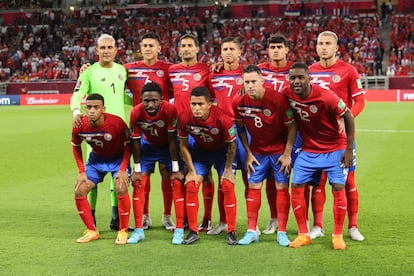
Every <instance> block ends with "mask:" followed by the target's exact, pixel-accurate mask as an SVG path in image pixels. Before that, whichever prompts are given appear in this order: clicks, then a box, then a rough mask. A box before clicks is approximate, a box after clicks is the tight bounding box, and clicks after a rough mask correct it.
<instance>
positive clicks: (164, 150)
mask: <svg viewBox="0 0 414 276" xmlns="http://www.w3.org/2000/svg"><path fill="white" fill-rule="evenodd" d="M140 161H141V171H142V172H143V173H144V172H145V173H153V172H154V168H155V163H157V161H158V162H159V163H160V164H164V165H166V166H167V170H168V171H169V172H171V157H170V150H169V148H168V146H166V147H159V146H154V145H151V144H150V143H148V141H147V140H145V139H141V160H140Z"/></svg>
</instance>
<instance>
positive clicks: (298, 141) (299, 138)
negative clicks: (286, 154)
mask: <svg viewBox="0 0 414 276" xmlns="http://www.w3.org/2000/svg"><path fill="white" fill-rule="evenodd" d="M301 151H302V136H300V133H299V132H298V133H297V134H296V140H295V143H294V144H293V148H292V154H291V155H290V156H291V158H292V165H293V164H295V161H296V158H298V155H299V152H301Z"/></svg>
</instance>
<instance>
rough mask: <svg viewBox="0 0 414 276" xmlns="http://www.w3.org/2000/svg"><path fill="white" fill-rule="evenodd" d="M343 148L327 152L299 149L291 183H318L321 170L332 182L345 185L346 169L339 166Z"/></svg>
mask: <svg viewBox="0 0 414 276" xmlns="http://www.w3.org/2000/svg"><path fill="white" fill-rule="evenodd" d="M343 153H344V150H337V151H334V152H328V153H310V152H305V151H301V152H300V153H299V155H298V158H297V159H296V161H295V164H294V165H293V177H292V183H293V184H305V183H306V184H311V185H318V184H319V180H320V176H321V173H322V171H325V172H326V173H327V175H328V179H329V182H330V183H331V184H332V183H333V184H342V185H345V181H346V177H347V175H348V169H345V168H343V167H342V166H341V164H340V162H341V158H342V155H343Z"/></svg>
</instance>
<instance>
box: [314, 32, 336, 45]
mask: <svg viewBox="0 0 414 276" xmlns="http://www.w3.org/2000/svg"><path fill="white" fill-rule="evenodd" d="M322 36H331V37H333V38H334V39H335V41H336V44H338V36H337V35H336V33H334V32H332V31H323V32H321V33H320V34H319V35H318V39H317V40H318V41H319V39H320V37H322Z"/></svg>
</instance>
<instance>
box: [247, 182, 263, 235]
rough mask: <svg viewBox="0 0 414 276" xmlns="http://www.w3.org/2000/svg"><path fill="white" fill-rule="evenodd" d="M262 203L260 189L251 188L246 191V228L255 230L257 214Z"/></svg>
mask: <svg viewBox="0 0 414 276" xmlns="http://www.w3.org/2000/svg"><path fill="white" fill-rule="evenodd" d="M261 203H262V190H261V189H251V188H249V189H248V191H247V197H246V207H247V224H248V227H247V229H248V230H252V231H256V227H257V217H258V215H259V209H260V205H261Z"/></svg>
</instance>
